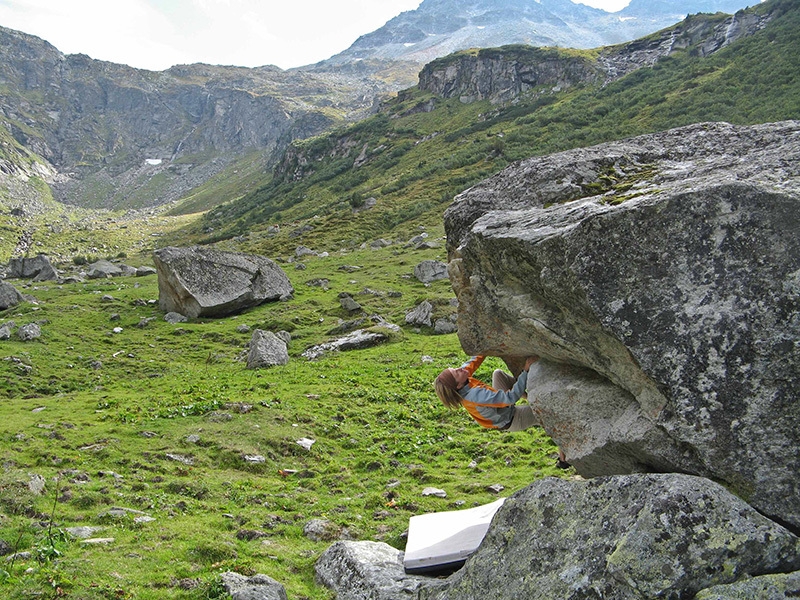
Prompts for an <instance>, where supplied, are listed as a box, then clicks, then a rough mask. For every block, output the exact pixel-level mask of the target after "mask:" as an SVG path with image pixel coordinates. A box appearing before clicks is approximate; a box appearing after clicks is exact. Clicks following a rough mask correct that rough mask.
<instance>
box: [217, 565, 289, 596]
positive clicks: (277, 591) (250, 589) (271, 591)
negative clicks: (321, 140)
mask: <svg viewBox="0 0 800 600" xmlns="http://www.w3.org/2000/svg"><path fill="white" fill-rule="evenodd" d="M220 578H221V579H222V583H223V585H224V586H225V589H226V590H227V592H228V594H230V596H231V600H288V598H287V596H286V590H285V589H284V587H283V586H282V585H281V584H280V583H278V582H277V581H275V580H274V579H273V578H272V577H269V576H267V575H261V574H259V575H253V576H252V577H245V576H244V575H239V573H234V572H233V571H227V572H225V573H223V574H222V575H220Z"/></svg>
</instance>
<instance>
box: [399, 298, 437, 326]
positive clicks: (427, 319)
mask: <svg viewBox="0 0 800 600" xmlns="http://www.w3.org/2000/svg"><path fill="white" fill-rule="evenodd" d="M432 316H433V304H431V303H430V302H428V301H427V300H423V301H422V302H420V303H419V304H417V306H416V307H414V308H413V309H412V310H410V311H408V312H407V313H406V323H408V324H409V325H416V326H418V327H419V326H422V325H424V326H426V327H430V326H431V317H432Z"/></svg>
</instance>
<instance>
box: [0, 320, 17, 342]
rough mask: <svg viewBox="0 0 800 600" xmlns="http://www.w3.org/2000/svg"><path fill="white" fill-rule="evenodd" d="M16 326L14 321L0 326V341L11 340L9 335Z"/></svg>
mask: <svg viewBox="0 0 800 600" xmlns="http://www.w3.org/2000/svg"><path fill="white" fill-rule="evenodd" d="M16 326H17V325H16V323H14V321H8V322H6V323H3V324H2V325H0V340H8V339H11V334H12V333H13V332H14V328H15V327H16Z"/></svg>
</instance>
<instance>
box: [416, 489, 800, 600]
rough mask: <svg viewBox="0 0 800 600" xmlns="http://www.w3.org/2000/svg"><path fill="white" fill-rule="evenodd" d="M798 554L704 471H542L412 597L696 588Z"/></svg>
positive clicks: (776, 568) (461, 599)
mask: <svg viewBox="0 0 800 600" xmlns="http://www.w3.org/2000/svg"><path fill="white" fill-rule="evenodd" d="M798 564H800V538H797V537H796V536H795V535H793V534H792V533H790V532H789V531H788V530H786V529H785V528H783V527H782V526H780V525H778V524H776V523H774V522H773V521H770V520H769V519H767V518H765V517H764V516H762V515H761V514H759V513H758V512H757V511H755V510H754V509H753V508H752V507H750V506H749V505H747V504H746V503H744V502H743V501H742V500H740V499H739V498H737V497H736V496H734V495H733V494H731V493H730V492H728V491H727V490H726V489H725V488H723V487H722V486H720V485H718V484H716V483H713V482H711V481H709V480H706V479H702V478H699V477H694V476H690V475H679V474H663V475H656V474H648V475H620V476H615V477H604V478H597V479H594V480H590V481H565V480H562V479H556V478H547V479H542V480H539V481H537V482H535V483H534V484H532V485H531V486H529V487H528V488H526V489H524V490H522V491H520V492H518V493H516V494H513V495H512V496H510V497H509V498H508V499H506V501H505V503H504V504H503V506H502V508H500V510H499V511H498V512H497V514H496V515H495V517H494V520H493V521H492V525H491V527H490V529H489V531H488V532H487V534H486V537H485V538H484V540H483V543H482V544H481V546H480V547H479V548H478V550H477V551H476V552H475V554H473V555H472V556H471V557H470V558H469V559H468V560H467V563H466V565H465V566H464V568H463V569H461V570H460V571H458V572H457V573H456V574H454V575H452V576H451V577H450V578H449V579H448V580H447V582H446V585H445V586H444V587H436V586H434V587H432V588H423V589H422V590H421V593H420V595H419V598H420V599H424V600H444V599H447V600H467V599H471V600H483V599H484V598H493V599H494V600H506V599H507V600H517V599H519V598H527V599H531V600H537V599H541V600H545V599H546V600H552V599H553V598H570V600H583V599H586V600H589V599H596V598H614V599H615V600H641V599H642V598H692V597H693V596H694V594H696V593H697V592H699V591H700V590H702V589H704V588H708V587H711V586H714V585H720V584H726V583H731V582H734V581H738V580H743V579H746V578H748V577H749V576H752V575H761V574H764V573H776V572H781V571H784V572H791V571H794V570H796V569H797V567H796V565H798Z"/></svg>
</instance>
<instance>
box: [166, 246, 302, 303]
mask: <svg viewBox="0 0 800 600" xmlns="http://www.w3.org/2000/svg"><path fill="white" fill-rule="evenodd" d="M153 259H154V262H155V265H156V269H157V271H158V304H159V307H160V308H161V310H163V311H165V312H176V313H180V314H182V315H185V316H187V317H189V318H196V317H221V316H225V315H229V314H234V313H237V312H240V311H242V310H244V309H246V308H250V307H253V306H257V305H259V304H261V303H263V302H266V301H270V300H280V299H286V298H288V297H290V296H291V295H292V294H293V293H294V288H293V287H292V284H291V283H290V282H289V278H288V277H286V274H285V273H284V272H283V271H282V270H281V268H280V267H279V266H278V265H277V264H275V263H274V262H273V261H271V260H270V259H268V258H266V257H264V256H257V255H253V254H241V253H238V252H223V251H221V250H216V249H214V248H205V247H197V246H195V247H190V248H175V247H167V248H162V249H160V250H156V251H155V252H154V253H153Z"/></svg>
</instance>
